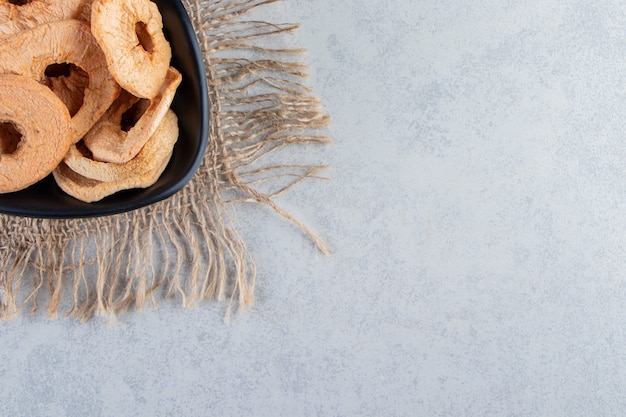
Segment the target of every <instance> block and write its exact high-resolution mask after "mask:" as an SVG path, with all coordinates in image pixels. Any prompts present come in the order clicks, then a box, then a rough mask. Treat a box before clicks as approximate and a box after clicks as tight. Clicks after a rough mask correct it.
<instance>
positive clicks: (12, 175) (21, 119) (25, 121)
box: [0, 74, 71, 193]
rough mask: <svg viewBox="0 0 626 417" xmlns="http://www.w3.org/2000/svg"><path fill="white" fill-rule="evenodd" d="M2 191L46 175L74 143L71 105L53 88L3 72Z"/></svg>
mask: <svg viewBox="0 0 626 417" xmlns="http://www.w3.org/2000/svg"><path fill="white" fill-rule="evenodd" d="M0 120H1V121H2V123H0V192H1V193H7V192H13V191H18V190H21V189H24V188H26V187H28V186H29V185H32V184H34V183H36V182H37V181H39V180H41V179H43V178H44V177H46V176H47V175H48V174H50V172H52V170H53V169H54V168H55V167H56V166H57V165H58V164H59V162H61V161H62V160H63V157H64V155H65V154H66V153H67V151H68V148H69V146H70V144H71V133H70V124H71V118H70V114H69V112H68V110H67V107H65V105H64V104H63V103H62V102H61V100H60V99H59V98H58V97H57V96H56V95H55V94H54V93H53V92H52V91H50V89H49V88H47V87H46V86H44V85H41V84H40V83H38V82H36V81H34V80H32V79H30V78H28V77H24V76H20V75H15V74H2V75H0Z"/></svg>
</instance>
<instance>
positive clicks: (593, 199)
mask: <svg viewBox="0 0 626 417" xmlns="http://www.w3.org/2000/svg"><path fill="white" fill-rule="evenodd" d="M256 14H257V16H258V18H260V19H266V20H272V21H276V22H298V23H301V24H302V28H301V29H300V31H298V32H297V33H296V35H295V36H293V37H291V38H289V39H288V40H286V41H284V45H282V46H297V47H305V48H307V49H309V54H308V55H307V56H306V58H305V59H306V61H307V62H308V63H309V64H310V66H311V79H310V85H311V86H312V87H313V89H314V91H315V93H316V94H318V95H319V96H320V97H321V98H322V100H323V102H324V105H325V106H326V108H327V110H328V112H329V113H330V114H331V115H332V116H333V123H334V124H333V126H332V128H331V129H330V130H329V134H330V136H332V137H333V139H334V140H335V144H334V145H332V146H330V147H319V148H315V147H312V148H310V149H309V150H307V154H306V159H309V160H310V161H311V162H312V163H330V164H331V165H332V168H331V169H330V170H328V171H326V174H327V175H329V176H331V177H332V181H331V182H330V183H328V182H322V181H312V182H308V183H306V185H305V186H303V187H300V188H297V189H295V190H294V191H293V192H291V193H289V194H287V195H285V196H283V197H281V198H280V203H281V204H282V206H283V207H284V208H286V209H287V210H288V211H290V212H291V213H293V214H295V215H296V216H297V217H298V218H299V219H301V220H303V221H304V222H306V223H307V224H308V225H310V226H311V227H312V228H313V229H314V230H315V231H317V232H319V234H320V235H322V236H323V237H324V238H325V239H326V240H327V241H328V243H329V244H330V246H331V247H332V248H333V249H334V251H335V253H334V254H333V255H331V256H328V257H326V256H323V255H321V254H319V253H318V252H316V251H315V250H314V248H313V246H312V245H311V244H310V242H308V241H307V240H306V239H305V238H304V237H303V235H302V234H301V233H300V232H299V231H298V230H297V229H296V228H295V227H293V226H292V225H290V224H288V223H287V222H285V221H284V220H282V219H280V218H278V217H277V216H276V215H274V214H272V213H271V212H270V211H269V210H268V209H265V208H260V207H255V206H239V207H238V208H237V214H238V218H239V224H240V228H241V231H242V234H243V235H244V236H245V238H246V239H247V240H248V242H249V246H250V250H251V252H252V253H253V255H254V257H255V259H256V262H257V264H258V267H259V271H258V272H259V275H258V287H257V294H258V297H257V301H256V305H255V309H254V310H253V311H252V312H250V313H246V314H243V315H235V316H233V318H232V319H231V320H230V322H229V323H224V322H223V317H224V312H225V306H224V305H221V304H213V303H208V304H203V305H201V306H199V307H198V308H196V309H194V310H183V309H181V308H179V307H178V304H176V303H166V304H164V305H162V306H161V308H160V309H159V310H157V311H153V310H147V311H144V312H138V313H134V312H133V313H131V314H127V315H125V316H123V317H122V318H120V319H119V321H118V322H117V323H116V324H114V325H111V324H108V323H105V322H103V321H101V320H99V319H95V320H92V321H91V322H89V323H87V324H85V325H80V324H78V323H76V322H74V321H72V320H59V321H48V320H47V319H46V318H45V317H44V316H43V315H36V316H24V317H21V318H18V319H17V320H15V321H13V322H11V323H9V324H3V325H2V326H0V404H1V406H0V410H1V411H0V414H1V415H3V416H43V417H62V416H67V417H69V416H76V417H78V416H80V417H84V416H92V417H98V416H150V417H154V416H198V417H200V416H209V415H219V416H243V415H245V416H267V417H276V416H372V417H380V416H407V417H408V416H411V417H412V416H472V417H474V416H494V417H496V416H497V417H502V416H567V417H572V416H622V415H624V413H625V412H626V396H625V395H624V387H626V326H625V325H624V323H626V233H625V232H626V214H625V213H626V210H625V209H626V163H625V162H626V143H625V141H624V137H625V131H626V129H625V123H624V120H625V118H624V113H625V111H626V46H625V45H626V3H624V2H623V1H610V0H607V1H597V2H589V1H580V0H576V1H572V0H564V1H556V0H542V1H539V0H530V1H525V2H513V1H505V0H501V1H495V0H475V1H460V0H455V1H448V0H443V1H442V0H437V1H434V0H432V1H431V0H423V1H409V0H391V1H384V2H383V1H372V0H358V1H357V0H342V1H334V0H333V1H330V0H291V1H286V2H282V3H278V4H275V5H271V6H268V7H265V8H261V9H259V10H257V11H256ZM291 152H294V150H291ZM292 156H294V158H296V159H297V158H299V157H297V156H296V155H292ZM300 159H301V158H300Z"/></svg>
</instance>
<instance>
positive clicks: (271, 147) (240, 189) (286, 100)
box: [0, 0, 329, 320]
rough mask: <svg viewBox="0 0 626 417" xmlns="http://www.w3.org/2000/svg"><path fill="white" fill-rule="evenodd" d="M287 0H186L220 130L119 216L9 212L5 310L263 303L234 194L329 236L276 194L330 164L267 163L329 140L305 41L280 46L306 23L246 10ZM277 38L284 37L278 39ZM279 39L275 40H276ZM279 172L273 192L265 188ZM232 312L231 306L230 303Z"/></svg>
mask: <svg viewBox="0 0 626 417" xmlns="http://www.w3.org/2000/svg"><path fill="white" fill-rule="evenodd" d="M276 1H278V0H262V1H259V0H243V1H242V0H240V1H236V0H206V1H201V0H185V1H184V2H183V3H184V5H185V7H186V9H187V12H188V14H189V16H190V18H191V20H192V22H193V24H194V29H195V31H196V35H197V37H198V40H199V43H200V46H201V49H202V50H203V53H204V59H205V66H206V69H207V74H206V75H207V82H208V86H209V87H208V88H209V91H208V93H209V100H210V137H209V145H208V148H207V152H206V154H205V157H204V160H203V163H202V165H201V167H200V169H199V170H198V172H197V173H196V175H195V176H194V178H193V179H192V181H191V182H190V183H189V184H188V185H187V186H186V187H185V188H184V189H183V190H182V191H180V192H179V193H177V194H175V195H174V196H172V197H170V198H169V199H167V200H165V201H162V202H160V203H157V204H154V205H151V206H148V207H146V208H143V209H139V210H135V211H132V212H129V213H124V214H120V215H115V216H109V217H100V218H88V219H63V220H51V219H34V218H24V217H16V216H8V215H0V319H3V320H9V319H11V318H13V317H15V316H16V315H17V314H20V313H24V312H25V311H26V312H37V311H38V310H41V309H44V308H45V309H46V310H47V313H48V315H49V316H50V317H59V316H68V317H75V318H77V319H79V320H88V319H89V318H90V317H93V316H94V315H99V316H105V317H115V316H117V315H119V314H120V313H123V312H125V311H128V310H129V309H142V308H144V307H146V306H156V305H158V304H159V303H160V302H162V301H163V300H164V299H172V300H178V301H179V302H180V305H182V306H184V307H193V306H195V305H197V304H198V303H199V302H200V301H202V300H207V299H216V300H224V303H225V305H226V306H228V308H227V309H226V311H227V312H228V311H230V310H231V307H235V306H236V308H239V309H242V308H245V307H246V306H249V305H251V304H252V303H253V298H254V285H255V276H256V272H255V264H254V259H253V255H252V254H251V253H250V252H249V251H248V249H247V247H246V245H245V242H244V240H243V239H242V238H241V236H240V235H239V234H238V232H237V230H236V227H235V223H236V218H235V217H234V214H233V213H234V210H233V209H232V208H233V206H234V205H236V204H238V203H239V202H250V201H252V202H256V203H261V204H264V205H266V206H268V207H270V208H271V209H272V210H274V211H275V212H276V213H278V214H279V215H281V216H283V217H285V218H286V219H287V220H289V221H291V222H293V223H295V224H296V225H297V226H298V227H299V228H300V229H301V230H302V231H303V232H304V234H305V235H307V236H308V237H309V238H310V239H311V240H312V241H313V242H314V243H315V244H316V245H317V247H318V248H319V249H320V250H321V251H322V252H329V249H328V247H327V246H326V245H325V244H324V243H323V242H322V240H320V239H319V238H318V237H317V236H316V235H314V234H313V233H312V232H311V231H310V230H309V229H308V228H307V227H306V226H305V225H304V224H302V223H301V222H300V221H298V220H297V219H296V218H294V217H293V216H291V215H290V214H289V213H287V212H285V211H284V210H283V209H282V208H281V207H279V206H278V205H277V204H276V203H275V198H276V197H277V196H279V195H281V194H283V193H284V192H286V191H287V190H289V189H290V188H292V187H294V186H298V185H299V184H301V183H302V182H303V181H304V180H306V179H309V178H319V175H318V173H319V171H320V170H322V169H323V168H324V167H323V166H309V165H298V164H293V163H291V162H290V163H275V161H274V162H272V163H270V162H267V161H268V160H269V161H271V160H273V159H276V158H273V159H272V158H267V157H268V155H269V154H276V153H277V151H279V150H281V149H282V148H285V147H291V146H299V147H302V148H303V152H305V150H304V149H305V148H306V147H307V146H312V145H313V146H315V145H316V144H326V143H329V139H328V138H327V137H326V136H325V135H323V134H322V133H323V131H324V129H323V128H324V127H326V126H327V125H328V124H329V117H328V115H327V114H326V113H325V112H324V110H323V108H322V106H321V105H320V101H319V100H318V99H317V98H316V97H315V96H314V95H313V94H312V93H311V91H310V90H309V88H307V86H306V85H304V84H303V83H304V78H306V70H307V68H306V66H305V65H303V64H302V63H301V62H300V58H299V57H300V56H301V55H300V54H301V53H302V52H303V51H301V50H293V49H281V48H272V47H271V45H272V42H271V39H275V38H276V37H278V38H280V37H283V36H285V35H286V34H288V33H290V32H292V31H294V30H295V29H296V28H297V25H293V24H275V23H267V22H260V21H256V20H252V19H247V18H246V16H249V15H248V14H247V13H248V12H250V11H251V10H252V9H255V8H257V7H260V6H264V5H267V4H269V3H274V2H276ZM277 44H281V43H280V42H278V43H277ZM268 45H269V46H268ZM276 179H280V180H281V181H280V186H279V187H275V188H274V189H273V190H272V191H267V187H264V185H266V184H267V183H268V182H269V181H273V180H276ZM227 314H228V313H227Z"/></svg>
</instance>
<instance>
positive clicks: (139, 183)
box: [52, 154, 172, 203]
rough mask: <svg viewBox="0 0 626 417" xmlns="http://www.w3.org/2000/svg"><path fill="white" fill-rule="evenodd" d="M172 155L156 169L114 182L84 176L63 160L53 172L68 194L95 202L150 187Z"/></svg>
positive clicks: (87, 201) (60, 185)
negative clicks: (128, 191) (119, 193)
mask: <svg viewBox="0 0 626 417" xmlns="http://www.w3.org/2000/svg"><path fill="white" fill-rule="evenodd" d="M171 157H172V154H169V155H167V156H166V158H164V159H163V160H162V161H159V164H158V166H157V168H155V169H152V170H150V171H148V172H144V173H143V174H139V175H135V176H132V177H130V178H126V179H123V180H119V181H113V182H106V181H97V180H92V179H90V178H86V177H83V176H82V175H80V174H77V173H76V172H74V171H72V170H71V169H70V168H69V167H68V166H67V165H66V164H65V163H64V162H61V163H60V164H59V165H58V166H57V167H56V168H55V169H54V171H53V172H52V174H53V175H54V179H55V180H56V183H57V184H58V185H59V187H60V188H61V189H62V190H63V191H65V192H66V193H67V194H69V195H71V196H72V197H74V198H76V199H78V200H81V201H84V202H86V203H93V202H94V201H100V200H102V199H103V198H104V197H107V196H109V195H112V194H115V193H117V192H119V191H122V190H128V189H131V188H147V187H150V186H151V185H153V184H154V183H155V182H156V181H157V180H158V179H159V177H160V176H161V174H162V173H163V171H165V168H166V167H167V164H168V163H169V160H170V158H171Z"/></svg>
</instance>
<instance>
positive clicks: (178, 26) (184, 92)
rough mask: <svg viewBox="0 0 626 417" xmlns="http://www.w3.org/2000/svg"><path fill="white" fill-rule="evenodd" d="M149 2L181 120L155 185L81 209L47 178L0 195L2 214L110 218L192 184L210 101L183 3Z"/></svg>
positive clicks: (202, 148) (80, 204) (168, 0)
mask: <svg viewBox="0 0 626 417" xmlns="http://www.w3.org/2000/svg"><path fill="white" fill-rule="evenodd" d="M153 1H154V2H155V3H156V4H157V6H158V7H159V10H160V11H161V14H162V16H163V26H164V32H165V36H166V38H167V39H168V40H169V41H170V43H171V44H172V66H174V67H175V68H177V69H178V70H179V71H180V72H181V73H182V74H183V81H182V83H181V85H180V87H179V88H178V91H177V93H176V96H175V98H174V101H173V103H172V109H173V110H174V112H175V113H176V114H177V115H178V118H179V129H180V136H179V141H178V143H177V144H176V146H175V147H174V153H173V155H172V159H171V161H170V163H169V165H168V167H167V168H166V170H165V171H164V173H163V174H162V175H161V177H160V178H159V180H158V181H157V182H156V183H155V184H154V185H152V186H151V187H148V188H145V189H133V190H126V191H121V192H118V193H116V194H114V195H112V196H109V197H105V198H104V199H102V200H101V201H98V202H94V203H84V202H82V201H79V200H77V199H75V198H73V197H71V196H69V195H67V194H65V193H64V192H63V191H61V190H60V188H59V187H58V186H57V185H56V183H55V182H54V179H53V178H52V175H50V176H48V177H46V178H45V179H43V180H42V181H40V182H38V183H37V184H34V185H32V186H31V187H28V188H26V189H24V190H21V191H18V192H14V193H7V194H0V213H4V214H10V215H17V216H23V217H38V218H88V217H100V216H109V215H114V214H120V213H124V212H128V211H132V210H136V209H139V208H142V207H146V206H148V205H151V204H154V203H157V202H159V201H161V200H164V199H166V198H168V197H171V196H172V195H174V194H175V193H177V192H179V191H180V190H182V188H183V187H184V186H185V185H186V184H187V183H188V182H189V181H191V179H192V178H193V176H194V175H195V173H196V171H197V170H198V168H199V167H200V164H201V163H202V160H203V158H204V153H205V151H206V147H207V143H208V134H209V99H208V89H207V82H206V69H205V67H204V60H203V54H202V52H201V49H200V46H199V44H198V40H197V38H196V35H195V32H194V29H193V25H192V23H191V20H190V19H189V16H188V15H187V12H186V10H185V7H184V6H183V4H182V2H181V1H180V0H153ZM183 45H184V47H182V46H183ZM192 101H193V102H192Z"/></svg>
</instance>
